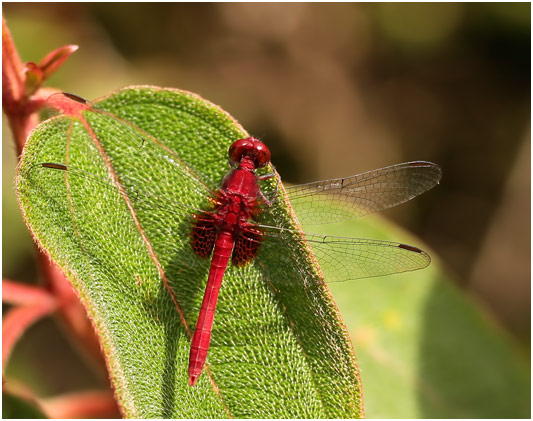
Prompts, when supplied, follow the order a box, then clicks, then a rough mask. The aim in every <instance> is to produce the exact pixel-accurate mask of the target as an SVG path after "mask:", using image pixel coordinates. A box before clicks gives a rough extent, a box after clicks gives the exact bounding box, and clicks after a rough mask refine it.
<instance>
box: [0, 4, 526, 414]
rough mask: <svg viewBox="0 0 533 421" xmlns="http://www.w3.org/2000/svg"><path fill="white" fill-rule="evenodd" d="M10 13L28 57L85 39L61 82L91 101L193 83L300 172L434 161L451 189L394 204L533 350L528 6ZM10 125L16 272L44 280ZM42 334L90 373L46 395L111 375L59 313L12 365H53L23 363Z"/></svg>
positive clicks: (7, 195) (9, 237)
mask: <svg viewBox="0 0 533 421" xmlns="http://www.w3.org/2000/svg"><path fill="white" fill-rule="evenodd" d="M3 13H4V17H5V18H6V20H7V24H8V26H9V28H10V30H11V33H12V35H13V38H14V40H15V43H16V45H17V46H18V48H19V52H20V54H21V56H22V59H23V60H24V61H38V60H39V59H40V58H42V57H43V56H44V55H45V54H46V53H48V52H49V51H51V50H52V49H54V48H57V47H59V46H62V45H65V44H77V45H79V46H80V49H79V51H77V52H76V53H75V54H74V55H73V56H72V57H71V58H70V59H69V60H68V61H67V62H66V64H65V65H64V66H63V68H62V69H61V70H60V71H59V72H58V73H57V74H56V75H55V76H54V77H53V78H52V79H51V80H50V81H49V83H48V84H47V85H48V86H51V87H56V88H58V89H60V90H63V91H68V92H72V93H76V94H77V95H81V96H83V97H85V98H89V99H96V98H98V97H99V96H102V95H105V94H107V93H108V92H109V91H111V90H114V89H117V88H120V87H122V86H126V85H129V84H153V85H159V86H166V87H176V88H180V89H185V90H189V91H193V92H196V93H198V94H200V95H201V96H203V97H204V98H206V99H209V100H210V101H212V102H214V103H215V104H218V105H220V106H221V107H222V108H224V109H225V110H226V111H228V112H229V113H230V114H231V115H233V116H234V117H235V118H237V119H238V120H239V122H240V123H241V124H242V125H243V126H244V127H245V128H246V129H247V130H248V132H250V133H251V134H253V135H254V136H257V137H261V138H262V139H263V140H264V141H265V143H267V144H268V145H269V147H270V148H271V151H272V154H273V158H272V161H273V163H274V164H275V165H276V168H277V170H278V171H279V172H280V174H281V176H282V179H284V180H285V181H287V182H291V183H300V182H307V181H313V180H318V179H324V178H332V177H340V176H347V175H351V174H354V173H358V172H363V171H367V170H371V169H375V168H379V167H383V166H387V165H391V164H395V163H399V162H404V161H410V160H429V161H433V162H436V163H438V164H439V165H440V166H441V167H442V169H443V174H444V175H443V180H442V182H441V184H440V185H439V186H438V187H437V188H435V189H434V190H432V191H430V192H429V193H426V194H424V195H423V196H421V197H420V198H417V199H416V200H414V201H412V203H408V204H405V205H402V206H400V207H399V208H397V209H393V210H390V211H387V212H386V213H385V215H386V216H387V217H388V218H390V219H392V220H394V221H395V222H396V223H397V224H399V225H400V226H402V227H404V228H405V229H406V230H408V231H410V232H412V233H414V234H415V235H416V236H418V237H419V238H420V239H422V241H423V243H425V244H427V245H429V246H426V248H429V251H430V252H431V254H432V255H433V256H435V257H437V259H439V260H440V261H441V264H442V265H443V266H444V268H445V270H446V271H447V273H448V274H449V275H450V278H451V279H452V280H453V282H455V283H456V284H457V286H458V287H459V288H460V289H461V290H462V291H464V294H465V295H466V296H469V297H472V299H473V300H474V301H475V302H477V303H480V304H481V306H482V307H484V308H486V309H487V312H488V313H490V314H492V316H489V317H493V318H494V319H496V320H497V324H499V325H501V328H502V329H504V330H505V331H506V332H507V334H506V335H507V336H508V340H509V341H510V342H511V343H512V344H513V345H512V346H513V347H514V348H516V349H517V350H518V355H520V354H521V355H522V357H524V359H528V360H529V352H530V339H531V338H530V332H531V324H530V320H531V319H530V314H531V310H530V306H531V300H530V297H531V291H530V288H531V287H530V285H531V284H530V279H531V271H530V269H531V268H530V263H531V261H530V256H531V243H530V232H531V221H530V214H531V207H530V204H531V193H530V189H531V184H530V181H531V171H530V168H531V144H530V129H531V127H530V115H531V108H530V104H531V103H530V101H531V96H530V80H531V79H530V72H531V61H530V60H531V56H530V48H531V41H530V39H531V33H530V32H531V18H530V16H531V10H530V4H529V3H521V4H500V3H489V4H479V3H476V4H461V3H449V4H423V3H416V4H398V3H382V4H349V3H343V4H306V3H298V4H247V3H238V4H233V3H216V4H209V3H203V4H190V3H189V4H172V3H166V4H150V5H148V4H142V3H135V4H123V3H121V4H106V3H94V4H90V3H89V4H69V3H62V4H59V3H58V4H43V3H41V4H37V3H32V4H24V3H6V4H4V5H3ZM4 123H5V120H4ZM6 126H7V125H6V124H4V129H3V130H4V132H3V140H4V142H3V234H2V235H3V237H2V242H3V246H4V247H3V255H2V264H3V276H4V277H5V278H10V279H15V280H20V281H24V282H35V280H36V279H37V273H36V270H35V268H34V265H33V263H32V262H33V259H34V249H33V245H32V240H31V238H30V236H29V234H28V233H27V231H26V228H25V226H24V224H23V222H22V218H21V216H20V213H19V210H18V206H17V204H16V198H15V193H14V188H13V186H14V183H13V178H14V174H15V165H16V162H17V158H16V156H15V152H14V147H13V145H12V143H11V141H10V134H9V131H8V130H7V127H6ZM42 341H46V342H48V343H51V344H52V345H50V344H49V345H47V347H52V348H51V351H50V356H49V357H47V358H48V359H46V360H45V361H46V363H44V364H46V365H51V364H52V362H51V361H52V360H54V359H55V360H57V361H56V362H58V361H62V364H60V368H59V370H65V371H68V372H71V371H75V372H78V373H85V372H87V374H84V375H81V374H80V376H74V377H72V376H69V377H68V380H66V381H67V382H70V384H65V379H66V377H67V376H65V377H63V376H61V375H60V373H59V374H58V377H57V378H58V379H61V384H45V383H46V382H47V381H48V380H42V382H43V384H42V385H41V386H42V390H43V393H54V392H57V391H63V390H68V388H76V387H82V386H86V384H90V383H91V382H93V383H98V382H102V380H101V379H100V380H98V379H92V378H91V375H92V374H90V370H88V369H87V368H86V367H85V366H84V364H83V362H82V361H76V360H75V358H73V359H72V362H68V363H66V362H65V361H66V360H65V357H64V355H63V353H62V352H60V351H58V350H59V349H63V348H65V347H66V348H69V344H68V342H66V339H64V338H63V336H62V335H61V333H60V331H58V330H57V328H56V327H55V325H54V324H53V323H51V322H50V321H43V322H39V323H38V324H37V325H36V326H34V327H33V328H32V329H31V330H30V331H29V332H28V335H26V337H25V338H24V340H23V341H21V343H20V344H19V348H17V351H18V352H17V358H15V357H14V358H13V361H12V363H11V364H12V365H13V367H10V369H11V370H13V371H17V370H18V371H20V372H24V371H31V372H33V371H34V370H37V371H39V370H44V368H43V367H37V366H32V365H31V364H39V363H38V362H35V361H34V362H33V363H31V364H30V365H28V363H27V362H26V360H25V359H24V358H25V357H28V356H29V355H31V352H32V351H34V349H35V347H36V346H39V347H40V346H41V345H37V344H41V343H42ZM41 349H42V348H41ZM17 361H18V362H17ZM77 382H82V383H83V384H78V383H77ZM39 387H40V386H39ZM368 415H369V416H371V414H368ZM524 416H526V417H528V415H527V414H526V415H524Z"/></svg>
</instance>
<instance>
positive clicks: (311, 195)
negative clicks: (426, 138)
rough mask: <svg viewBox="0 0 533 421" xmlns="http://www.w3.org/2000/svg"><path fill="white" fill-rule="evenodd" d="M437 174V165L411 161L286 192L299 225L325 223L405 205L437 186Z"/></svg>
mask: <svg viewBox="0 0 533 421" xmlns="http://www.w3.org/2000/svg"><path fill="white" fill-rule="evenodd" d="M441 175H442V172H441V169H440V167H439V166H438V165H436V164H433V163H431V162H425V161H413V162H406V163H403V164H397V165H392V166H390V167H385V168H381V169H378V170H373V171H368V172H365V173H362V174H358V175H354V176H351V177H346V178H336V179H331V180H323V181H317V182H314V183H307V184H301V185H297V186H292V187H288V188H287V189H286V190H287V194H288V195H289V199H290V202H291V206H292V207H293V209H294V211H295V212H296V215H297V216H298V219H299V220H300V222H301V223H302V224H309V225H315V224H328V223H334V222H341V221H345V220H349V219H354V218H358V217H360V216H363V215H367V214H369V213H373V212H377V211H380V210H384V209H387V208H390V207H393V206H396V205H399V204H400V203H403V202H406V201H408V200H410V199H412V198H413V197H416V196H418V195H419V194H422V193H424V192H425V191H427V190H429V189H431V188H432V187H434V186H435V185H436V184H438V183H439V181H440V179H441Z"/></svg>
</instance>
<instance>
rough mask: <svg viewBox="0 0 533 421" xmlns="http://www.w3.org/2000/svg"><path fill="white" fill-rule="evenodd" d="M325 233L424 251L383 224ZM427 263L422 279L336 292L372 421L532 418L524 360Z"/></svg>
mask: <svg viewBox="0 0 533 421" xmlns="http://www.w3.org/2000/svg"><path fill="white" fill-rule="evenodd" d="M444 175H445V176H446V173H445V174H444ZM437 188H438V187H437ZM428 194H431V192H430V193H428ZM324 231H325V233H327V234H332V235H340V234H341V233H342V235H349V236H360V237H368V238H376V239H385V240H395V241H398V240H399V241H405V242H408V243H411V244H416V245H418V246H423V245H422V244H420V240H415V239H411V238H410V237H409V236H408V235H407V234H406V233H404V232H401V231H400V230H399V229H398V228H395V227H394V226H393V225H392V224H390V223H388V222H386V221H385V220H383V219H382V218H379V217H377V216H370V217H367V218H363V219H361V220H360V221H357V222H350V223H345V224H338V225H337V226H329V227H325V230H324ZM423 248H425V247H423ZM426 249H427V248H426ZM430 254H431V255H432V257H433V262H432V263H431V265H430V267H428V268H426V269H424V270H421V271H417V272H410V273H405V274H398V275H395V276H389V277H383V278H370V279H359V280H357V281H353V282H343V283H335V284H331V286H330V288H331V291H332V294H333V296H334V298H335V301H336V303H337V305H338V306H339V310H340V312H341V314H342V316H343V318H344V320H345V321H346V324H347V326H348V328H349V331H350V336H351V338H352V343H353V345H354V348H355V352H356V355H357V358H358V364H359V367H360V369H361V381H362V384H363V387H364V404H365V414H366V416H367V417H368V418H530V408H531V407H530V405H531V398H530V397H531V386H530V366H529V364H528V362H527V360H526V354H525V352H523V351H521V350H520V349H519V348H518V346H517V344H516V343H515V342H514V341H513V339H512V338H510V337H509V336H508V335H507V334H505V333H504V331H503V329H502V328H501V327H500V326H498V324H497V323H496V322H495V321H494V320H493V319H492V318H491V317H489V316H488V315H487V313H486V311H485V310H484V309H482V308H481V307H480V305H479V304H478V303H477V302H475V301H472V299H471V298H469V297H468V295H467V294H466V293H463V292H462V291H461V290H459V288H458V287H457V286H456V285H455V283H454V282H453V281H452V279H450V277H449V276H448V275H447V274H446V273H445V272H444V271H443V267H442V265H441V263H440V262H439V260H438V259H437V258H436V257H435V255H434V253H431V252H430ZM502 282H504V280H502Z"/></svg>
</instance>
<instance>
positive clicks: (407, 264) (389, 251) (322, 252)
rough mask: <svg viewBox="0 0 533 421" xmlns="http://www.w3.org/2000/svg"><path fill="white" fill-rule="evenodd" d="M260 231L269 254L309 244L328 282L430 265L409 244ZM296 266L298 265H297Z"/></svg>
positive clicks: (285, 230) (428, 258)
mask: <svg viewBox="0 0 533 421" xmlns="http://www.w3.org/2000/svg"><path fill="white" fill-rule="evenodd" d="M260 227H261V228H262V229H263V230H264V232H265V239H264V243H263V244H262V247H265V248H267V249H268V250H269V251H270V252H274V253H275V252H278V253H280V254H281V253H286V252H287V250H291V249H292V248H293V246H291V244H293V243H291V242H295V241H296V242H299V243H301V244H302V245H305V243H307V244H309V245H310V246H311V248H312V250H313V252H314V254H315V256H316V257H317V260H318V263H319V264H320V267H321V269H322V270H323V272H324V275H325V278H326V282H340V281H347V280H351V279H359V278H371V277H375V276H384V275H391V274H394V273H401V272H408V271H413V270H418V269H423V268H425V267H426V266H428V265H429V264H430V262H431V258H430V257H429V255H428V254H427V253H426V252H424V251H423V250H420V249H419V248H417V247H414V246H410V245H408V244H403V243H395V242H389V241H380V240H368V239H362V238H349V237H336V236H329V235H320V234H311V233H305V234H304V235H302V234H300V233H299V232H297V231H294V230H289V229H279V228H276V227H269V226H265V225H260ZM283 244H284V245H283ZM296 264H297V265H299V263H298V262H296Z"/></svg>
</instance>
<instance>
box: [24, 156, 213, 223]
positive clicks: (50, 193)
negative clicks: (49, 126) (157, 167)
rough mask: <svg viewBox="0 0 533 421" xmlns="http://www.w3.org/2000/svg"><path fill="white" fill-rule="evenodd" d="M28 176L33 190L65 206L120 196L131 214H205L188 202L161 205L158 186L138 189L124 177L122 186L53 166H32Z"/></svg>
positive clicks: (104, 179)
mask: <svg viewBox="0 0 533 421" xmlns="http://www.w3.org/2000/svg"><path fill="white" fill-rule="evenodd" d="M25 175H26V177H27V180H28V182H29V183H31V185H32V187H33V188H35V189H38V190H39V191H40V192H42V193H43V195H45V196H46V197H48V198H51V199H54V200H58V199H59V197H61V198H62V200H63V201H64V202H65V203H69V202H75V201H77V199H78V198H80V195H84V196H89V195H95V194H97V195H98V196H101V197H103V198H106V197H112V196H113V195H114V196H120V197H121V198H122V201H124V203H126V204H131V206H132V207H133V209H132V211H135V212H136V211H139V210H144V211H154V212H155V211H162V212H164V213H165V214H167V215H169V216H173V217H175V218H183V217H191V216H192V215H193V214H201V213H204V212H205V211H204V210H201V209H198V208H196V207H194V206H191V205H189V204H187V203H185V202H180V201H177V200H170V201H168V200H165V201H162V200H161V199H162V198H161V196H160V195H157V194H155V193H153V192H152V191H154V190H155V188H154V187H155V186H153V185H148V186H147V185H144V186H143V185H139V184H137V183H136V180H133V179H131V178H130V177H128V176H126V175H121V176H120V179H121V180H120V182H119V181H118V180H116V179H115V180H113V179H112V178H111V177H106V176H101V177H100V176H97V175H95V174H92V173H89V172H87V171H83V170H80V169H78V168H75V167H72V166H67V165H64V164H59V163H52V162H43V163H40V164H36V165H33V166H32V167H30V168H29V169H28V170H26V172H25ZM103 205H105V203H104V204H103ZM69 206H70V205H69Z"/></svg>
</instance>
